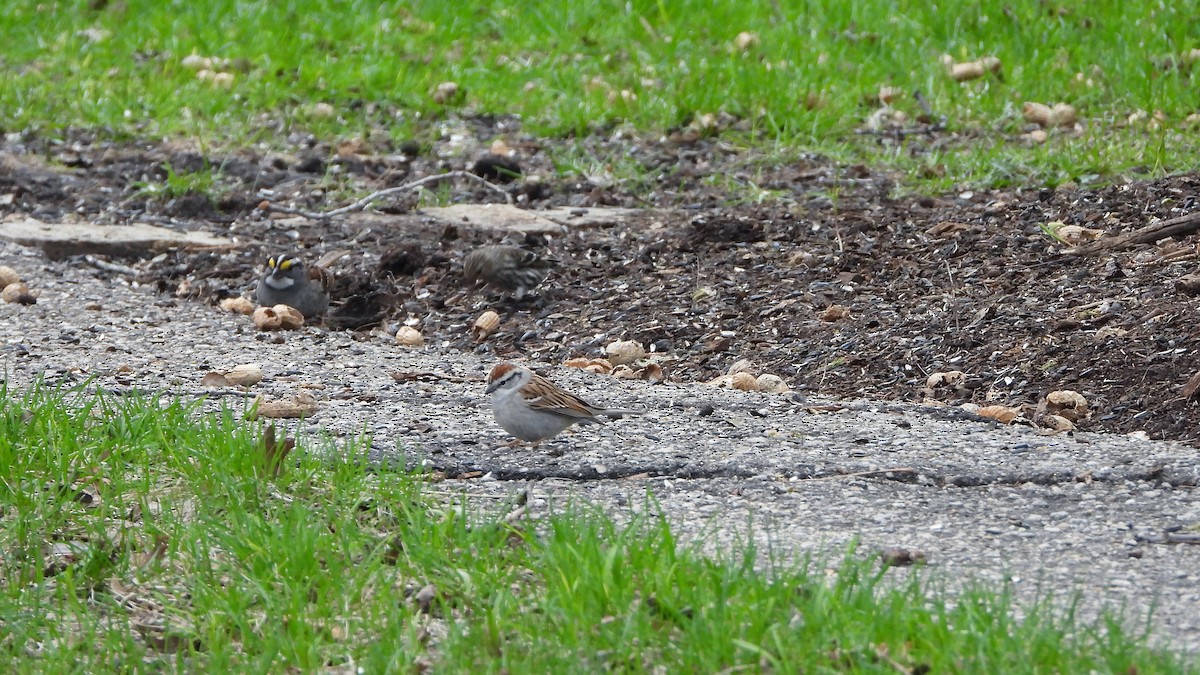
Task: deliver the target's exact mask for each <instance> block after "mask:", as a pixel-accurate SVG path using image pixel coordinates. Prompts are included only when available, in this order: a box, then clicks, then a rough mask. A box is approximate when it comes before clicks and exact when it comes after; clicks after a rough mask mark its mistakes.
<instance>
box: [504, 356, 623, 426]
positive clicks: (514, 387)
mask: <svg viewBox="0 0 1200 675" xmlns="http://www.w3.org/2000/svg"><path fill="white" fill-rule="evenodd" d="M486 393H489V394H491V395H492V414H493V415H494V416H495V418H496V422H497V423H498V424H499V425H500V426H501V427H503V428H504V430H505V431H507V432H508V433H510V434H512V435H513V436H516V437H517V438H519V439H520V440H522V441H529V442H532V443H534V444H535V445H536V444H537V443H541V442H542V441H544V440H546V439H547V438H550V437H552V436H556V435H558V433H559V432H561V431H562V430H564V429H566V428H567V427H569V426H571V425H572V424H575V423H576V422H585V423H589V424H600V423H601V420H600V419H599V417H600V416H601V415H603V416H605V417H611V418H614V419H619V418H621V417H623V416H625V415H640V414H641V411H639V410H625V409H622V408H610V409H604V408H597V407H595V406H593V405H592V404H590V403H588V402H587V401H584V400H583V399H581V398H579V397H578V396H576V395H575V394H572V393H569V392H567V391H564V390H562V389H560V388H559V387H558V386H557V385H555V384H554V383H553V382H551V381H550V380H547V379H546V378H544V377H542V376H541V375H538V374H536V373H534V372H533V371H532V370H530V369H528V368H522V367H520V366H515V365H513V364H511V363H500V364H497V365H496V366H495V367H493V368H492V372H491V373H490V374H488V379H487V392H486Z"/></svg>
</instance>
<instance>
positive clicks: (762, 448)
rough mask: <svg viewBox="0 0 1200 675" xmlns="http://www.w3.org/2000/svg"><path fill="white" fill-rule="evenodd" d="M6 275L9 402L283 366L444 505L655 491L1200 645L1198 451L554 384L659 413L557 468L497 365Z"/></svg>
mask: <svg viewBox="0 0 1200 675" xmlns="http://www.w3.org/2000/svg"><path fill="white" fill-rule="evenodd" d="M0 264H6V265H9V266H11V267H13V268H14V269H16V270H17V271H18V272H20V273H21V275H22V277H23V278H24V279H25V280H26V281H27V282H28V283H29V285H30V287H31V288H32V289H33V290H35V291H36V292H38V293H39V294H40V297H39V299H38V302H37V304H35V305H31V306H18V305H8V304H5V305H0V332H2V335H3V343H4V354H5V357H4V361H5V371H6V373H7V377H8V380H9V382H10V384H14V385H18V386H20V385H24V384H26V383H29V382H30V381H32V380H33V379H34V378H35V377H37V376H38V375H39V374H44V375H45V376H46V377H47V379H49V380H51V381H68V382H79V381H83V380H85V379H86V378H88V377H93V378H95V379H94V384H95V385H96V386H99V387H104V388H110V389H115V390H127V389H130V388H136V389H140V390H145V391H169V392H173V393H179V394H182V395H189V396H190V395H195V394H197V393H200V392H203V391H206V390H205V388H204V387H202V386H201V384H200V380H201V378H202V376H203V375H204V374H205V373H206V372H208V371H210V370H221V369H227V368H230V367H232V366H234V365H238V364H244V363H260V364H262V367H263V369H264V371H265V373H266V378H265V379H264V380H263V382H262V383H261V384H259V385H258V386H256V387H255V388H254V389H255V390H256V391H261V392H262V393H264V394H266V395H267V396H268V397H280V398H282V397H288V396H291V395H293V394H295V393H296V392H297V391H301V390H302V391H307V392H310V393H312V394H314V395H315V396H316V397H317V398H318V399H319V401H320V408H319V410H318V412H317V413H316V415H315V416H313V417H312V418H311V419H310V420H308V421H306V422H305V423H304V425H303V428H301V429H298V430H297V431H298V432H299V433H300V434H301V435H303V434H305V433H308V432H313V431H316V430H325V431H327V432H329V433H332V434H333V435H335V436H339V437H351V436H354V435H355V434H358V433H360V432H361V431H363V430H364V429H365V430H367V431H369V432H370V433H371V434H372V435H373V437H374V439H375V440H374V447H373V452H374V453H375V454H376V455H377V456H378V457H380V458H381V459H383V458H396V457H400V458H403V460H404V461H406V462H408V463H412V464H422V465H424V466H426V467H428V468H429V469H431V470H435V471H438V472H441V473H443V474H445V476H446V477H447V480H446V482H444V483H442V484H440V485H439V489H446V490H455V491H459V490H460V491H462V492H464V493H466V494H468V495H474V496H480V497H485V496H507V495H512V494H515V493H518V492H520V491H522V490H525V489H528V490H529V491H530V494H531V500H530V509H531V512H532V513H533V514H535V515H537V514H540V513H545V512H546V511H548V510H549V509H551V508H559V507H561V506H562V505H563V504H564V503H566V502H568V501H570V500H576V499H577V500H582V501H585V502H588V503H594V504H598V505H601V506H603V507H604V508H606V509H608V510H609V511H610V512H612V513H614V514H616V515H618V516H620V517H624V516H626V515H628V514H629V513H631V512H635V511H640V510H642V509H643V508H645V506H646V504H647V501H646V496H647V494H652V495H653V496H654V498H655V499H656V500H657V506H658V508H661V509H662V511H663V512H664V513H665V515H666V517H667V518H668V519H669V520H670V521H671V522H672V523H673V524H674V525H675V526H676V528H677V532H678V533H679V536H680V539H681V540H682V541H685V542H699V543H700V544H701V545H702V546H703V547H705V548H706V549H707V550H710V551H714V552H716V551H721V550H723V548H724V547H725V545H726V544H727V543H728V542H730V541H732V540H736V539H742V538H745V537H751V538H753V539H754V540H755V541H756V542H758V543H759V544H760V549H759V550H760V551H763V552H764V554H765V552H767V551H768V550H769V551H771V552H772V553H774V554H776V555H780V556H783V557H784V558H785V559H787V558H794V557H795V556H799V555H802V554H805V553H828V554H831V555H832V556H833V559H836V558H837V557H838V556H839V555H840V554H841V552H842V551H844V550H845V547H846V545H847V544H848V542H850V541H851V540H852V539H855V538H857V539H858V540H859V541H860V542H861V547H860V550H861V551H864V552H872V551H877V550H880V549H884V548H897V547H898V548H904V549H909V550H912V551H920V552H921V553H923V554H924V555H925V556H926V558H927V559H928V563H929V565H928V573H929V574H932V575H933V576H934V578H936V579H938V580H939V581H941V582H944V583H945V584H946V585H947V586H948V587H950V588H954V587H957V586H958V585H959V584H961V583H964V582H968V581H972V580H974V581H982V582H985V583H991V582H995V581H998V580H1008V581H1011V583H1012V584H1013V586H1014V588H1015V590H1016V591H1017V593H1018V596H1019V597H1021V598H1023V599H1025V600H1028V599H1029V598H1031V597H1033V595H1034V594H1035V593H1036V592H1037V591H1038V590H1039V589H1040V590H1047V589H1048V590H1053V591H1054V592H1055V593H1057V594H1060V595H1061V594H1065V593H1070V592H1072V591H1079V592H1081V594H1082V600H1083V608H1084V613H1085V615H1090V614H1092V613H1093V612H1095V611H1096V610H1097V609H1098V608H1100V607H1103V606H1110V607H1124V608H1125V609H1126V610H1127V611H1129V612H1130V613H1131V616H1144V615H1145V614H1146V612H1147V611H1148V610H1149V609H1150V608H1151V607H1154V614H1153V619H1152V620H1153V624H1154V627H1155V630H1156V634H1157V635H1158V637H1159V639H1160V640H1161V641H1162V643H1164V644H1166V645H1169V646H1171V647H1173V648H1176V649H1184V650H1189V651H1197V650H1200V546H1194V545H1179V544H1162V543H1153V540H1154V539H1156V538H1159V537H1161V535H1162V533H1163V532H1164V530H1167V529H1168V528H1174V527H1184V528H1188V527H1195V526H1196V525H1197V524H1200V495H1198V494H1197V489H1196V486H1197V485H1198V484H1200V467H1198V466H1197V464H1198V463H1197V461H1196V450H1195V449H1194V448H1192V447H1188V446H1185V445H1180V444H1174V443H1169V442H1161V441H1151V440H1145V439H1143V438H1138V437H1132V436H1116V435H1103V434H1091V433H1077V434H1075V435H1057V436H1053V435H1044V434H1041V433H1038V432H1036V431H1034V430H1032V429H1029V428H1023V427H1005V426H1000V425H998V424H996V423H992V422H988V421H986V420H982V419H979V418H976V417H974V416H972V415H969V414H967V413H964V412H962V411H960V410H959V409H957V408H950V407H931V406H918V405H910V404H897V403H877V402H871V401H856V402H844V401H842V402H834V401H829V400H817V399H809V398H804V397H802V396H799V395H767V394H761V393H745V392H738V391H732V390H717V389H712V388H708V387H705V386H703V385H683V384H661V385H651V384H648V383H645V382H640V381H619V380H614V379H611V378H607V377H602V376H596V375H589V374H587V373H584V372H582V371H574V370H568V369H563V368H550V369H548V370H546V371H545V372H546V373H547V374H549V375H551V376H552V377H553V378H554V379H555V380H556V381H558V382H559V383H561V384H564V385H566V386H567V387H568V388H570V389H573V390H575V391H578V392H579V393H582V394H584V395H585V396H586V397H588V398H591V399H594V400H596V401H598V402H601V403H603V404H605V405H610V406H622V407H643V408H646V409H647V411H648V412H647V414H646V415H644V416H643V417H640V418H632V419H625V420H621V421H618V422H615V423H613V424H610V425H606V426H603V427H589V428H586V429H579V430H578V432H577V433H574V434H564V435H563V436H562V437H560V438H559V439H556V440H555V441H553V442H550V443H547V444H544V445H543V446H542V447H541V448H539V449H536V450H531V449H521V448H518V449H506V448H501V447H498V446H499V444H500V443H501V442H503V441H506V440H507V438H506V437H505V436H504V434H503V432H502V431H501V430H500V429H499V428H498V427H496V425H495V424H494V423H493V422H492V420H491V415H490V409H489V406H488V402H487V401H486V400H485V398H484V397H483V395H482V386H483V385H482V378H483V376H484V374H485V373H486V371H487V369H488V368H489V367H490V366H491V365H492V362H491V361H490V360H485V359H491V358H492V357H485V356H481V355H478V354H474V353H470V352H463V351H454V350H451V349H449V348H448V347H446V346H443V345H441V344H428V345H426V346H425V347H423V348H420V349H415V350H414V349H403V348H400V347H397V346H396V345H395V344H394V343H393V342H392V341H391V340H390V339H388V338H386V337H384V336H373V335H368V334H362V333H359V334H352V333H348V332H345V333H343V332H331V331H327V330H325V329H322V328H305V329H303V330H301V331H298V332H294V333H287V334H278V335H266V334H260V333H258V332H256V331H255V330H254V327H253V326H252V324H251V322H250V321H249V319H248V318H247V317H242V316H235V315H229V314H223V313H221V312H220V311H219V310H217V309H216V308H214V307H212V306H209V305H204V304H200V303H195V302H190V301H186V300H175V299H172V298H171V297H170V296H166V295H162V294H160V293H157V292H154V291H153V290H151V289H145V288H135V287H132V286H131V285H130V284H128V283H126V282H123V281H122V280H121V279H120V278H117V277H115V276H113V275H110V274H108V273H105V272H102V271H99V270H96V269H92V268H90V267H86V266H81V264H79V263H72V262H70V261H63V262H48V261H47V260H46V259H45V258H44V257H42V256H41V254H40V253H38V252H34V251H30V250H27V249H24V248H21V247H18V246H14V245H3V246H0ZM535 365H539V367H540V365H541V364H535ZM396 373H402V374H407V375H406V376H405V377H402V378H400V379H397V378H395V377H394V376H393V374H396ZM219 400H221V401H223V402H226V403H232V404H233V405H241V402H242V401H245V400H248V399H244V398H241V397H238V396H226V397H221V398H220V399H219ZM485 501H486V502H487V503H494V500H490V499H489V500H485Z"/></svg>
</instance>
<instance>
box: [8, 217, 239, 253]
mask: <svg viewBox="0 0 1200 675" xmlns="http://www.w3.org/2000/svg"><path fill="white" fill-rule="evenodd" d="M0 239H3V240H5V241H11V242H13V243H15V244H20V245H22V246H31V247H35V248H40V249H41V250H42V251H43V252H45V254H46V256H47V257H49V258H50V259H51V260H61V259H63V258H66V257H68V256H72V255H84V254H88V253H91V254H100V255H110V256H117V257H139V256H144V255H147V254H149V253H153V252H156V251H161V250H163V249H168V248H179V247H188V248H230V247H233V246H234V245H235V244H234V243H233V242H232V241H230V240H229V239H226V238H224V237H218V236H215V235H212V234H208V233H206V232H180V231H177V230H169V229H167V228H165V227H158V226H157V225H148V224H146V223H134V224H133V225H93V224H89V223H44V222H41V221H39V220H32V219H27V220H16V221H13V222H9V223H0Z"/></svg>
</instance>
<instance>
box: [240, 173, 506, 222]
mask: <svg viewBox="0 0 1200 675" xmlns="http://www.w3.org/2000/svg"><path fill="white" fill-rule="evenodd" d="M452 178H465V179H467V180H473V181H475V182H476V183H480V184H481V185H484V186H485V187H488V188H491V189H492V190H495V191H496V192H499V193H500V194H502V195H504V199H505V200H506V201H507V202H508V203H509V204H512V203H513V198H512V195H511V194H509V193H508V191H507V190H505V189H504V188H502V187H500V186H499V185H496V184H495V183H493V182H491V181H489V180H487V179H485V178H481V177H479V176H476V175H475V174H473V173H471V172H469V171H448V172H446V173H439V174H435V175H433V176H425V177H424V178H420V179H418V180H414V181H411V182H408V183H405V184H404V185H397V186H396V187H392V188H388V189H386V190H378V191H376V192H372V193H371V194H369V195H367V196H366V197H363V198H362V199H360V200H358V201H356V202H353V203H351V204H349V205H347V206H343V207H341V208H340V209H334V210H332V211H325V212H321V211H306V210H304V209H294V208H291V207H290V206H280V205H279V204H274V203H272V202H271V199H270V196H268V195H264V194H261V193H260V195H259V196H260V197H262V198H263V199H265V200H266V203H265V205H264V207H263V208H265V209H267V210H269V211H277V212H279V213H290V214H292V215H296V216H303V217H305V218H310V219H312V220H328V219H330V218H333V217H335V216H340V215H344V214H347V213H351V212H353V211H361V210H363V209H365V208H366V207H367V206H368V205H369V204H370V203H371V202H373V201H375V200H376V199H382V198H384V197H390V196H391V195H394V194H399V193H401V192H408V191H411V190H415V189H417V188H419V187H422V186H424V185H427V184H429V183H438V182H441V181H444V180H450V179H452Z"/></svg>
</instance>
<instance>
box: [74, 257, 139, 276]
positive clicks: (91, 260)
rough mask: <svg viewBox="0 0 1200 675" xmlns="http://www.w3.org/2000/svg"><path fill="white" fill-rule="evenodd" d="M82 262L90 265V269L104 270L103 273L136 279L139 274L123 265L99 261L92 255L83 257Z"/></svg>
mask: <svg viewBox="0 0 1200 675" xmlns="http://www.w3.org/2000/svg"><path fill="white" fill-rule="evenodd" d="M83 261H84V262H86V263H87V264H89V265H91V266H92V267H95V268H96V269H98V270H104V271H105V272H112V273H113V274H121V275H124V276H127V277H137V276H138V275H140V274H141V272H139V271H137V270H135V269H133V268H132V267H127V266H125V265H118V264H117V263H111V262H108V261H107V260H101V259H99V258H97V257H96V256H94V255H85V256H83Z"/></svg>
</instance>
